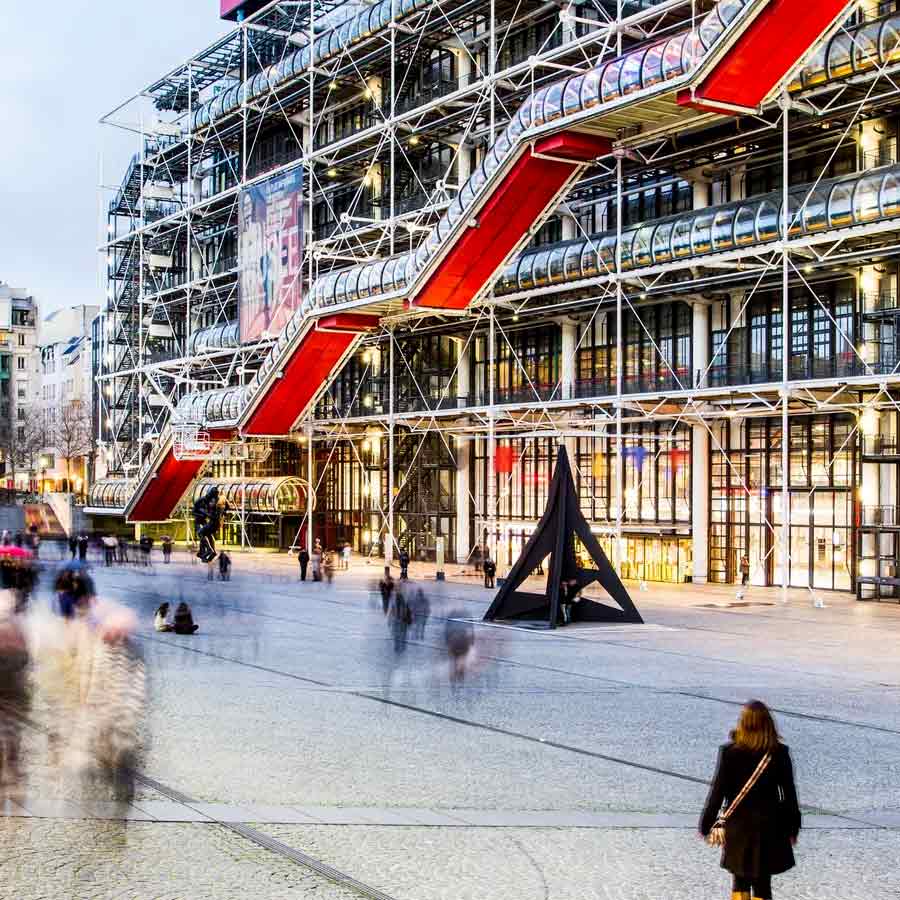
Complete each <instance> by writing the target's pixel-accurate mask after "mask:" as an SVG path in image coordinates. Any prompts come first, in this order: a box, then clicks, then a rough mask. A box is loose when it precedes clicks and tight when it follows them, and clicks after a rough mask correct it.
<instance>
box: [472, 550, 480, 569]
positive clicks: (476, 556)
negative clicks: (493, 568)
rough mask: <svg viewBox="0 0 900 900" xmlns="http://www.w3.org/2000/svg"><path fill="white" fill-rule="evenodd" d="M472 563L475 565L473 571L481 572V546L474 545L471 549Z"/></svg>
mask: <svg viewBox="0 0 900 900" xmlns="http://www.w3.org/2000/svg"><path fill="white" fill-rule="evenodd" d="M472 562H473V563H475V571H476V572H480V571H481V544H476V545H475V546H474V547H473V548H472Z"/></svg>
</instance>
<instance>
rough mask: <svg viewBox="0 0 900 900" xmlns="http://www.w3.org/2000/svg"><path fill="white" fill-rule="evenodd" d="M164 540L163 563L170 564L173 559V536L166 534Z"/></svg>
mask: <svg viewBox="0 0 900 900" xmlns="http://www.w3.org/2000/svg"><path fill="white" fill-rule="evenodd" d="M161 540H162V551H163V564H164V565H168V564H169V563H170V562H171V561H172V538H170V537H169V535H167V534H164V535H163V536H162V538H161Z"/></svg>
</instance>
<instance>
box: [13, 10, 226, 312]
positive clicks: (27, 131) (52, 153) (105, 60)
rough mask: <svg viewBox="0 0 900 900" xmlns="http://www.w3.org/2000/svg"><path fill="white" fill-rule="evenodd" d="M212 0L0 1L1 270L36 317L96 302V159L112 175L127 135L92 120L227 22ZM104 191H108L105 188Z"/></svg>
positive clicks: (114, 178)
mask: <svg viewBox="0 0 900 900" xmlns="http://www.w3.org/2000/svg"><path fill="white" fill-rule="evenodd" d="M218 8H219V0H43V2H41V3H28V2H24V0H0V21H2V29H0V34H2V49H0V59H2V65H0V98H2V99H0V281H6V282H8V283H10V284H11V285H13V286H14V287H24V288H28V289H30V290H31V291H32V293H33V294H34V295H35V297H37V299H38V300H39V302H40V304H41V310H42V316H43V315H44V314H46V312H49V311H50V310H52V309H56V308H58V307H61V306H71V305H74V304H78V303H100V302H101V298H102V295H103V288H102V287H100V286H98V276H97V272H98V264H97V253H96V250H95V248H96V246H97V235H98V209H99V206H98V195H97V182H98V173H99V169H98V159H99V156H100V153H101V152H103V156H104V162H105V169H106V172H105V181H106V182H107V183H118V182H119V181H120V180H121V177H122V174H123V172H124V166H125V164H126V163H127V161H128V158H129V156H130V154H131V153H133V152H135V151H136V150H137V145H136V140H135V139H134V138H131V139H129V141H130V142H129V143H128V144H127V146H126V145H124V144H123V141H122V140H121V138H120V139H119V140H114V139H113V135H112V134H111V133H110V130H109V129H103V131H106V132H107V133H105V134H103V133H101V128H100V126H99V125H98V124H97V120H98V119H99V118H100V116H101V115H103V114H104V113H107V112H109V111H110V110H111V109H112V108H113V107H115V106H117V105H118V103H119V102H120V101H122V100H124V99H126V98H127V97H129V96H131V95H132V94H134V93H136V92H137V91H139V90H140V89H141V88H143V87H146V86H147V85H148V84H149V83H150V82H152V81H153V80H154V79H156V78H158V77H159V76H160V75H164V74H165V73H166V72H167V71H169V70H170V69H172V68H174V67H175V66H176V65H177V64H178V63H180V62H183V61H184V60H186V59H187V58H188V57H189V56H191V55H193V54H194V53H195V52H196V51H198V50H200V49H201V48H203V47H204V46H206V45H207V44H209V43H211V42H212V41H213V40H214V39H215V38H216V37H218V35H219V34H221V33H222V32H224V31H225V30H226V28H225V23H222V22H220V21H219V19H218ZM107 199H108V197H107Z"/></svg>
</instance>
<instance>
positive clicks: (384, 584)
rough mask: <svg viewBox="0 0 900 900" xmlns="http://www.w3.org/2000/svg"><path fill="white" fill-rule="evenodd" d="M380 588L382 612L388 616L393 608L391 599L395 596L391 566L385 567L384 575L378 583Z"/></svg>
mask: <svg viewBox="0 0 900 900" xmlns="http://www.w3.org/2000/svg"><path fill="white" fill-rule="evenodd" d="M378 587H379V589H380V590H381V611H382V612H383V613H384V614H385V615H387V614H388V610H389V609H390V608H391V599H392V597H393V594H394V579H393V577H392V576H391V567H390V566H385V567H384V575H383V576H382V578H381V581H380V582H379V583H378Z"/></svg>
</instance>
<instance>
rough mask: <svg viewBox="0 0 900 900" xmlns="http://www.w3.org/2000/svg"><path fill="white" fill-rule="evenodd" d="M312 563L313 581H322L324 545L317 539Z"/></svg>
mask: <svg viewBox="0 0 900 900" xmlns="http://www.w3.org/2000/svg"><path fill="white" fill-rule="evenodd" d="M310 562H311V563H312V578H313V581H321V580H322V545H321V544H320V543H319V541H318V540H316V545H315V547H313V552H312V558H311V559H310Z"/></svg>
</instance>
